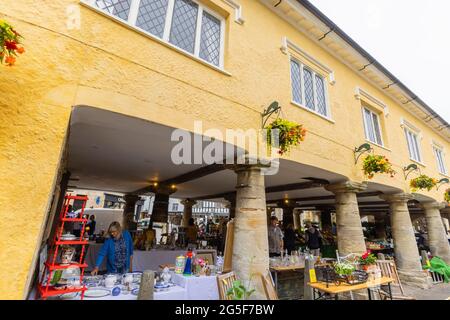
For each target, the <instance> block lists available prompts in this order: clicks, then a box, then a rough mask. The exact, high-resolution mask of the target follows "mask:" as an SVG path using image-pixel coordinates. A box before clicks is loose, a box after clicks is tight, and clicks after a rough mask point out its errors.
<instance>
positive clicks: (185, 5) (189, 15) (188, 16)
mask: <svg viewBox="0 0 450 320" xmlns="http://www.w3.org/2000/svg"><path fill="white" fill-rule="evenodd" d="M197 15H198V5H197V4H196V3H194V2H192V1H191V0H175V7H174V9H173V17H172V28H171V30H170V39H169V41H170V43H172V44H174V45H176V46H177V47H180V48H181V49H184V50H186V51H188V52H190V53H194V47H195V33H196V28H197Z"/></svg>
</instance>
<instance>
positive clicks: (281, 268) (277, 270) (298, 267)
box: [270, 265, 305, 293]
mask: <svg viewBox="0 0 450 320" xmlns="http://www.w3.org/2000/svg"><path fill="white" fill-rule="evenodd" d="M304 269H305V265H292V266H279V267H270V272H271V273H273V274H274V275H275V276H274V282H275V290H276V291H277V293H278V273H280V272H286V271H300V270H301V271H302V272H303V270H304Z"/></svg>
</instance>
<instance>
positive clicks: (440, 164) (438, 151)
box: [433, 147, 447, 174]
mask: <svg viewBox="0 0 450 320" xmlns="http://www.w3.org/2000/svg"><path fill="white" fill-rule="evenodd" d="M433 149H434V154H435V156H436V160H437V164H438V168H439V172H440V173H442V174H447V167H446V165H445V161H444V152H443V151H442V149H441V148H438V147H433Z"/></svg>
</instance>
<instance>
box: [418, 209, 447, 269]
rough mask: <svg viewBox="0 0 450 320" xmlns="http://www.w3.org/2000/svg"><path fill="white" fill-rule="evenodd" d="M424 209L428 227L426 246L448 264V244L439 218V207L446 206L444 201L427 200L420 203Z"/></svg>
mask: <svg viewBox="0 0 450 320" xmlns="http://www.w3.org/2000/svg"><path fill="white" fill-rule="evenodd" d="M422 206H423V208H424V209H425V219H426V221H427V229H428V246H429V247H430V250H431V254H432V255H433V256H438V257H439V258H442V259H443V260H444V261H445V262H446V263H447V264H450V245H449V243H448V239H447V233H446V232H445V228H444V224H443V222H442V218H441V212H440V210H441V209H444V208H445V207H446V205H445V203H440V202H427V203H423V204H422Z"/></svg>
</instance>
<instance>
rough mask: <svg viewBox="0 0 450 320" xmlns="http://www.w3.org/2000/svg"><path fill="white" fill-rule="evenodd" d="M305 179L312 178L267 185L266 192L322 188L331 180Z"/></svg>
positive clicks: (216, 196)
mask: <svg viewBox="0 0 450 320" xmlns="http://www.w3.org/2000/svg"><path fill="white" fill-rule="evenodd" d="M303 179H305V180H310V181H307V182H299V183H292V184H284V185H279V186H273V187H266V193H274V192H285V191H292V190H305V189H312V188H320V187H324V186H326V185H328V184H329V182H328V181H327V180H323V179H316V178H303ZM235 193H236V191H230V192H224V193H218V194H212V195H207V196H201V197H196V198H192V200H205V199H217V198H225V197H228V196H231V195H234V194H235Z"/></svg>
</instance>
